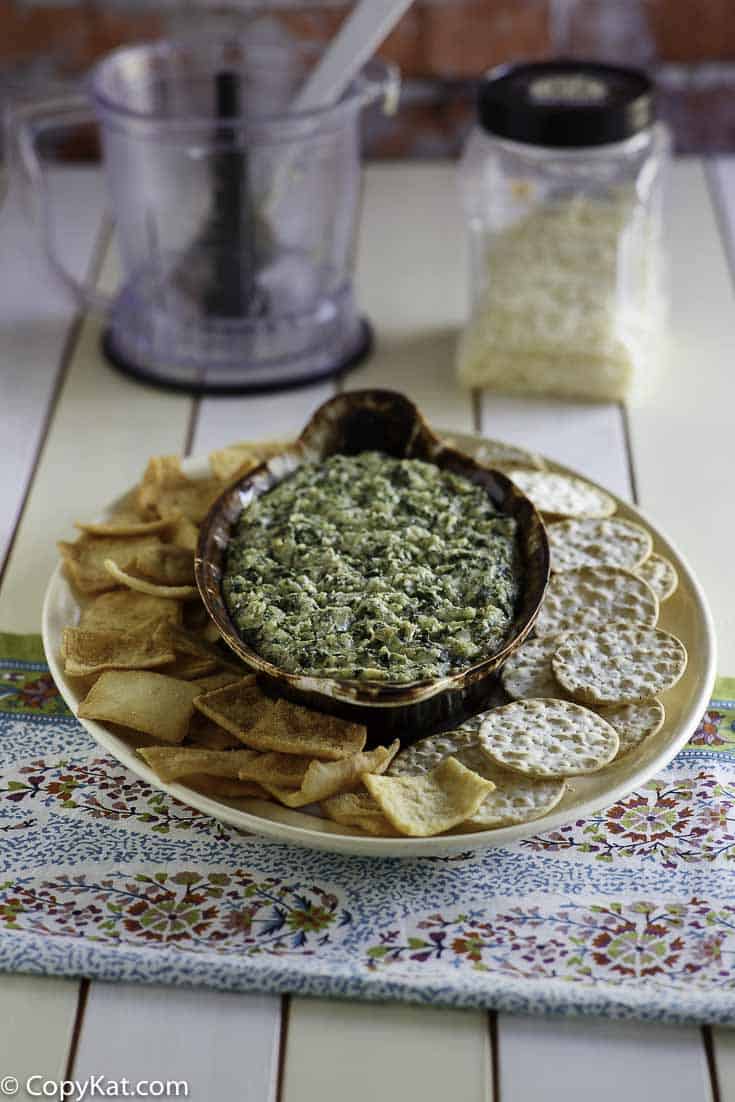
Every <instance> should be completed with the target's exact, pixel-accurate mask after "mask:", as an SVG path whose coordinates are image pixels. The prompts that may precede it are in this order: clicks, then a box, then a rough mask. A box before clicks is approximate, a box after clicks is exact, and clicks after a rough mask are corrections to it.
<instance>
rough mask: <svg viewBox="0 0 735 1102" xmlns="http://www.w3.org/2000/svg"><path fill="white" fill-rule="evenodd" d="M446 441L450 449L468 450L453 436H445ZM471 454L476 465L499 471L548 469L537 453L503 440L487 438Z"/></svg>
mask: <svg viewBox="0 0 735 1102" xmlns="http://www.w3.org/2000/svg"><path fill="white" fill-rule="evenodd" d="M444 441H445V443H447V444H448V445H449V447H450V448H456V449H457V450H458V451H465V450H466V449H465V447H464V446H463V445H462V444H459V443H457V441H456V440H454V439H453V438H452V437H451V436H445V437H444ZM469 454H470V455H471V456H472V458H473V459H474V461H475V463H480V464H482V466H483V467H490V468H494V469H495V470H497V471H506V470H510V469H511V468H516V469H517V468H518V467H530V468H532V469H533V470H537V471H543V470H545V469H546V463H545V462H544V460H543V459H542V458H541V456H540V455H538V454H537V453H536V452H531V451H528V450H527V449H526V448H522V447H520V446H519V445H518V444H507V443H506V442H505V441H503V440H492V439H490V438H489V437H487V438H485V439H484V440H483V441H482V443H481V444H476V445H474V446H473V447H472V449H471V451H470V452H469Z"/></svg>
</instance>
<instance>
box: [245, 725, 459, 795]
mask: <svg viewBox="0 0 735 1102" xmlns="http://www.w3.org/2000/svg"><path fill="white" fill-rule="evenodd" d="M400 745H401V744H400V742H399V741H398V739H396V740H395V742H393V743H391V745H390V746H388V747H386V746H378V747H376V749H375V750H368V751H363V752H361V753H357V754H352V755H351V756H350V757H349V758H342V759H341V760H340V761H328V762H324V761H313V762H312V763H311V764H310V765H309V768H308V769H307V770H306V773H305V774H304V779H303V781H302V782H301V788H300V789H299V790H298V792H291V791H289V789H287V788H279V787H277V786H276V785H271V784H266V783H265V782H262V783H263V788H265V789H266V791H267V792H270V794H271V796H275V798H276V799H277V800H279V801H280V802H281V803H282V804H285V805H286V807H305V806H306V804H315V803H319V802H320V801H321V800H326V799H327V798H328V797H329V796H336V795H338V793H341V792H350V791H351V790H352V789H353V788H357V787H358V786H359V784H360V782H361V781H362V780H364V779H365V778H366V777H367V776H368V775H374V774H379V773H384V772H385V770H386V769H387V768H388V766H389V765H390V763H391V761H392V760H393V758H394V757H395V755H396V754H397V753H398V749H399V747H400ZM466 772H469V770H466Z"/></svg>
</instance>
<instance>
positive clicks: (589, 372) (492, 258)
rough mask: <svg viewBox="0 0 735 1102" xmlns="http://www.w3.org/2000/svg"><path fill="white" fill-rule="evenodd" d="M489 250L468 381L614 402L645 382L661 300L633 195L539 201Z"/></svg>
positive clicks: (646, 229)
mask: <svg viewBox="0 0 735 1102" xmlns="http://www.w3.org/2000/svg"><path fill="white" fill-rule="evenodd" d="M486 248H487V256H486V262H487V281H486V285H485V287H484V289H481V290H480V293H479V295H478V298H477V301H476V304H475V309H474V312H473V315H472V318H471V320H470V323H469V325H468V326H467V328H466V330H465V332H464V333H463V335H462V337H461V339H460V343H459V348H458V356H457V370H458V375H459V379H460V381H461V382H462V383H463V384H465V385H466V386H492V387H495V388H496V389H502V390H508V391H517V392H524V393H528V392H533V393H544V394H559V395H564V396H574V397H590V398H597V399H616V400H617V399H622V398H629V397H631V396H633V395H635V394H639V393H641V392H642V391H644V390H645V389H647V385H646V384H647V383H650V380H651V377H652V376H653V375H654V374H655V371H654V359H655V350H656V334H657V333H658V332H659V330H660V328H661V320H662V312H663V307H662V299H661V295H660V292H659V290H658V283H659V279H658V276H659V272H658V258H657V255H656V253H657V248H656V241H655V239H654V235H653V233H652V231H651V228H650V225H649V220H648V217H647V215H646V214H645V212H644V211H643V209H642V208H641V207H639V206H637V205H636V203H635V201H634V198H633V197H632V196H631V195H630V193H625V192H622V193H621V194H619V195H617V196H615V197H614V198H612V199H609V200H603V199H593V198H590V197H587V196H581V195H575V196H574V197H572V198H570V199H565V200H562V201H559V202H556V203H553V204H548V205H545V206H542V207H539V208H538V209H537V210H535V211H534V212H533V213H531V214H528V215H526V216H524V217H523V218H521V219H520V220H519V221H516V222H515V223H514V224H513V225H512V226H511V227H510V228H508V229H505V230H503V231H501V232H499V233H496V234H494V235H492V237H490V238H489V240H488V241H487V244H486Z"/></svg>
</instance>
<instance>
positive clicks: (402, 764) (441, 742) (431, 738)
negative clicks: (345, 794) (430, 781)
mask: <svg viewBox="0 0 735 1102" xmlns="http://www.w3.org/2000/svg"><path fill="white" fill-rule="evenodd" d="M480 722H481V721H480V719H479V717H477V722H475V723H474V724H472V722H471V721H470V722H469V723H467V724H462V726H460V727H457V728H456V729H455V730H454V731H442V732H441V733H440V734H438V735H427V737H426V738H422V739H419V741H418V742H414V743H413V745H412V746H407V747H406V748H405V750H401V751H400V752H399V753H398V754H396V756H395V757H394V759H393V761H392V762H391V763H390V765H389V766H388V769H387V770H386V774H387V775H388V776H391V777H418V776H420V775H421V774H422V773H430V772H431V770H432V769H435V768H436V767H437V765H440V764H441V763H442V762H443V761H444V759H445V758H448V757H452V756H458V755H459V753H460V752H461V751H462V750H466V749H468V748H469V747H472V746H477V732H478V730H479V727H480Z"/></svg>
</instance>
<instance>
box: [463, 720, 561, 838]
mask: <svg viewBox="0 0 735 1102" xmlns="http://www.w3.org/2000/svg"><path fill="white" fill-rule="evenodd" d="M476 737H477V736H476ZM455 757H456V758H457V761H459V762H461V763H462V765H465V766H466V767H467V768H468V769H471V770H472V771H473V772H474V773H479V774H480V776H481V777H484V778H485V780H487V781H492V782H493V784H494V785H495V789H494V790H493V791H492V792H490V793H489V794H488V795H487V796H486V797H485V799H484V800H483V801H482V803H481V804H480V806H479V807H478V809H477V811H476V812H475V813H474V815H471V816H470V817H469V819H467V820H466V822H465V825H466V826H473V827H477V829H478V830H481V829H492V828H493V827H501V826H512V825H513V824H514V823H528V822H531V821H532V820H533V819H540V818H541V816H542V815H546V814H547V812H549V811H551V809H552V808H554V807H556V805H557V804H558V803H559V801H560V800H561V798H562V796H563V795H564V793H565V791H566V787H567V786H566V783H565V781H563V780H561V779H557V778H553V779H551V778H550V779H548V780H537V779H534V778H532V777H524V776H522V775H521V774H520V773H511V772H510V771H509V770H507V769H501V767H500V766H499V765H496V764H495V763H494V762H491V761H490V759H489V758H488V756H487V754H486V753H485V752H484V751H483V750H482V748H481V747H480V746H479V745H478V744H477V743H476V744H475V745H474V746H468V747H466V748H465V749H463V750H458V751H457V753H456V754H455Z"/></svg>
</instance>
